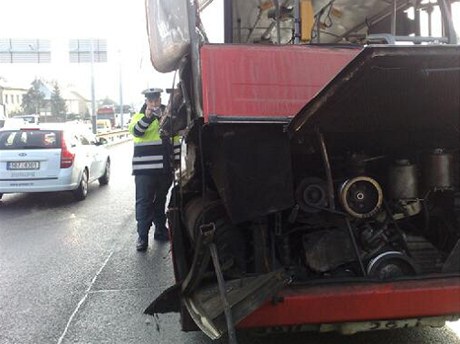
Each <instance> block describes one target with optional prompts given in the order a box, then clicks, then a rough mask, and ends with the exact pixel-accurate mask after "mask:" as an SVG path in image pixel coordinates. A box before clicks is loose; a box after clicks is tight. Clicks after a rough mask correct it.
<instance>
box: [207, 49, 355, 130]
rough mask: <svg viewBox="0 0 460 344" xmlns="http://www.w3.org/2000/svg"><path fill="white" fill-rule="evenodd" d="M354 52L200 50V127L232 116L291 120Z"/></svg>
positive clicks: (353, 55)
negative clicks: (201, 114) (201, 99)
mask: <svg viewBox="0 0 460 344" xmlns="http://www.w3.org/2000/svg"><path fill="white" fill-rule="evenodd" d="M360 51H361V48H331V47H319V46H316V47H315V46H294V45H290V46H257V45H222V44H219V45H212V44H211V45H204V46H203V47H202V48H201V72H202V91H203V112H204V118H205V122H209V121H213V120H215V121H218V120H219V119H223V120H225V118H226V117H235V116H237V117H241V118H245V117H249V118H251V117H256V118H259V117H289V116H294V115H295V114H297V113H298V112H299V111H300V109H301V108H302V107H303V106H304V105H305V104H306V103H307V102H308V101H309V100H310V99H312V98H313V96H315V95H316V93H318V91H319V90H321V89H322V88H323V87H324V86H325V85H326V84H327V83H328V82H329V81H330V80H331V79H332V78H333V77H334V76H335V75H336V74H337V73H338V72H339V71H340V70H341V69H342V68H343V67H344V66H345V65H346V64H348V63H349V62H350V61H351V60H352V59H353V58H354V57H355V56H356V55H357V54H359V52H360ZM213 117H214V118H213Z"/></svg>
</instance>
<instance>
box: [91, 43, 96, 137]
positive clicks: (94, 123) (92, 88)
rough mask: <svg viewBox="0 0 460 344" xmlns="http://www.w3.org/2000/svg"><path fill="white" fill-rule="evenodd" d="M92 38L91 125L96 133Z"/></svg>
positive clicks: (92, 46)
mask: <svg viewBox="0 0 460 344" xmlns="http://www.w3.org/2000/svg"><path fill="white" fill-rule="evenodd" d="M93 43H94V40H93V39H92V38H91V42H90V45H91V47H90V55H91V56H90V59H91V63H90V64H91V125H92V127H93V134H96V133H97V126H96V120H97V118H96V92H95V85H94V44H93Z"/></svg>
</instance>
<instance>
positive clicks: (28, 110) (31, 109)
mask: <svg viewBox="0 0 460 344" xmlns="http://www.w3.org/2000/svg"><path fill="white" fill-rule="evenodd" d="M40 86H41V82H40V80H38V79H35V80H34V81H32V87H31V88H29V90H28V91H27V93H26V94H25V95H24V96H23V97H22V108H23V109H24V113H25V114H27V115H32V114H37V115H39V114H40V109H41V108H42V107H43V106H44V105H45V95H44V94H43V93H42V92H41V91H40Z"/></svg>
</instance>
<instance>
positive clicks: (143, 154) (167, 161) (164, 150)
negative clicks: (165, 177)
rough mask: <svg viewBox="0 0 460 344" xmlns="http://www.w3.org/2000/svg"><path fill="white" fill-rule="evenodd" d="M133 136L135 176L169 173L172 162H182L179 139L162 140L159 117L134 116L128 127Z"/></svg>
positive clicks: (140, 114) (137, 114)
mask: <svg viewBox="0 0 460 344" xmlns="http://www.w3.org/2000/svg"><path fill="white" fill-rule="evenodd" d="M128 130H129V132H130V133H131V134H132V135H133V142H134V154H133V161H132V164H133V174H134V175H136V174H154V173H156V172H164V173H169V172H171V170H172V167H173V166H172V160H173V161H174V162H179V161H180V139H179V137H177V136H176V137H174V138H173V139H172V140H171V138H167V137H166V138H162V137H161V136H160V123H159V120H158V117H155V116H153V117H151V118H147V117H146V116H145V114H143V113H136V114H134V115H133V116H132V118H131V122H130V123H129V126H128Z"/></svg>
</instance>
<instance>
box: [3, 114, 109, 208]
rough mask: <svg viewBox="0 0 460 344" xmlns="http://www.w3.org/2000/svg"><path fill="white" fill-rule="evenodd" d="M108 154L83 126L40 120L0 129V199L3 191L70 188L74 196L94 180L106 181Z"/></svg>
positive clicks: (80, 197) (79, 195) (81, 196)
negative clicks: (32, 123)
mask: <svg viewBox="0 0 460 344" xmlns="http://www.w3.org/2000/svg"><path fill="white" fill-rule="evenodd" d="M109 179H110V156H109V153H108V150H107V149H106V148H105V147H104V146H103V142H102V141H101V140H100V139H98V138H97V137H96V135H94V134H93V133H91V132H90V131H89V130H88V129H87V128H85V127H84V126H79V125H75V124H70V125H68V124H61V123H44V124H40V125H33V126H32V125H22V126H18V127H7V128H1V129H0V199H1V198H2V196H3V194H5V193H19V192H25V193H29V192H50V191H72V192H73V194H74V196H75V198H76V199H77V200H83V199H85V198H86V196H87V194H88V184H89V183H90V182H93V181H95V180H98V181H99V184H100V185H107V184H108V182H109Z"/></svg>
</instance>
